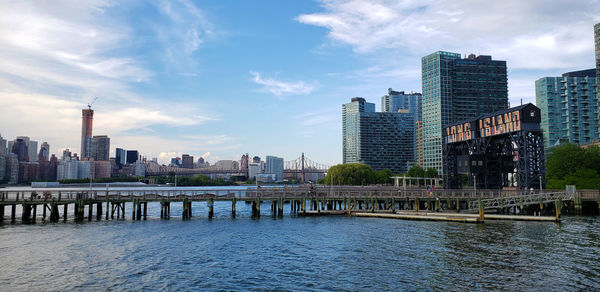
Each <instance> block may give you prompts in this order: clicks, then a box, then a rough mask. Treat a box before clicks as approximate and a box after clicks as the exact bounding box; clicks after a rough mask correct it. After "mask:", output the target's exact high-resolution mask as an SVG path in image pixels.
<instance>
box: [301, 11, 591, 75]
mask: <svg viewBox="0 0 600 292" xmlns="http://www.w3.org/2000/svg"><path fill="white" fill-rule="evenodd" d="M598 4H600V3H599V2H598V1H579V2H572V1H568V0H559V1H552V2H551V3H549V2H547V1H543V0H532V1H518V0H509V1H487V2H486V5H480V3H478V2H476V1H472V0H459V1H443V0H422V1H421V0H419V1H384V0H350V1H342V0H328V1H321V5H322V7H323V8H324V10H325V12H320V13H311V14H302V15H300V16H298V17H297V18H296V19H297V21H299V22H301V23H305V24H310V25H316V26H321V27H325V28H327V29H328V30H329V33H328V37H329V38H330V39H331V40H333V41H335V42H338V43H342V44H348V45H351V46H352V47H353V48H354V50H355V51H356V52H358V53H369V52H373V51H377V50H381V49H402V50H405V51H406V52H409V53H417V54H420V55H422V54H423V53H431V52H434V51H437V50H458V51H461V52H463V51H464V52H471V51H472V52H475V53H478V52H479V51H481V52H482V53H484V52H485V53H493V54H498V55H503V56H506V57H513V58H515V60H516V61H517V62H514V63H515V64H513V66H516V67H518V68H520V67H525V68H532V67H533V68H549V67H552V66H564V65H565V64H573V61H572V59H573V57H576V58H577V59H578V60H577V62H581V63H583V64H585V62H589V60H586V61H585V62H584V61H583V60H581V59H583V58H585V57H589V56H591V53H590V49H592V48H593V42H592V41H591V39H590V36H592V34H593V29H592V27H593V24H594V23H596V22H598V21H600V17H599V16H598V15H599V14H600V5H598ZM565 7H567V10H565ZM566 24H568V25H566ZM592 54H593V53H592ZM550 56H553V57H554V58H548V57H550Z"/></svg>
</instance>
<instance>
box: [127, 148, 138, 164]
mask: <svg viewBox="0 0 600 292" xmlns="http://www.w3.org/2000/svg"><path fill="white" fill-rule="evenodd" d="M139 158H140V154H139V152H138V151H137V150H127V164H131V163H136V162H137V161H138V159H139Z"/></svg>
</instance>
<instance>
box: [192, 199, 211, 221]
mask: <svg viewBox="0 0 600 292" xmlns="http://www.w3.org/2000/svg"><path fill="white" fill-rule="evenodd" d="M206 204H207V205H208V218H209V219H212V217H213V216H214V215H215V209H214V208H215V201H214V200H213V199H208V202H206ZM191 209H192V206H191V204H190V210H191ZM190 217H192V214H191V213H190Z"/></svg>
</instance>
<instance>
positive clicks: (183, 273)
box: [0, 202, 600, 291]
mask: <svg viewBox="0 0 600 292" xmlns="http://www.w3.org/2000/svg"><path fill="white" fill-rule="evenodd" d="M148 207H149V210H148V212H149V215H150V217H149V218H148V220H146V221H131V220H130V219H129V216H130V215H131V213H129V212H130V211H131V206H130V205H128V206H127V211H128V212H127V213H126V214H127V217H128V219H127V220H124V221H123V220H112V221H111V220H109V221H105V220H102V221H92V222H87V221H85V222H84V223H75V222H72V221H71V220H68V221H67V222H66V223H64V222H60V223H38V224H35V225H24V224H15V225H11V224H5V225H3V226H0V290H1V291H15V290H42V289H43V290H81V291H97V290H117V291H123V290H135V291H139V290H167V291H171V290H200V289H202V290H244V291H245V290H299V291H306V290H309V291H310V290H321V291H332V290H334V291H339V290H351V291H356V290H361V291H379V290H461V291H464V290H512V291H514V290H519V291H521V290H536V291H545V290H550V291H556V290H599V289H600V284H599V283H600V263H599V262H598V259H600V218H599V217H564V218H563V221H562V223H561V224H556V223H547V222H511V221H504V222H500V221H496V222H494V221H487V222H486V223H485V224H480V225H476V224H460V223H450V222H423V221H402V220H389V219H379V218H355V217H353V218H349V217H346V216H340V217H335V216H331V217H295V216H293V215H291V214H289V206H286V215H285V216H284V217H283V218H279V217H271V216H270V215H269V212H270V210H269V207H270V205H268V204H263V205H262V208H261V210H262V216H261V218H260V219H258V220H256V219H252V218H251V214H250V213H251V211H250V205H246V204H244V203H243V202H238V205H237V209H238V216H237V218H236V219H232V218H231V213H230V212H231V205H230V203H228V202H227V203H226V202H216V203H215V216H216V217H215V218H213V219H212V220H209V219H208V218H207V212H208V211H207V207H206V203H205V202H202V203H201V202H198V203H194V204H193V211H194V213H193V215H194V218H193V219H192V220H189V221H182V220H181V219H180V218H177V217H181V215H180V214H181V204H178V203H173V205H172V209H171V214H172V218H171V219H170V220H160V219H158V217H159V216H160V209H159V205H158V204H157V203H153V204H149V206H148ZM7 210H8V209H7ZM38 212H39V213H41V212H40V211H38ZM39 213H38V214H39ZM86 214H87V213H86ZM39 219H40V218H38V220H39ZM38 222H39V221H38Z"/></svg>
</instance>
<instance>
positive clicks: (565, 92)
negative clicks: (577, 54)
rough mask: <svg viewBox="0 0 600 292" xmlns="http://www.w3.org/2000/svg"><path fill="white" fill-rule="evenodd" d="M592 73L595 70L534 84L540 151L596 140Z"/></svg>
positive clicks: (594, 75)
mask: <svg viewBox="0 0 600 292" xmlns="http://www.w3.org/2000/svg"><path fill="white" fill-rule="evenodd" d="M596 73H597V72H596V69H589V70H582V71H575V72H569V73H565V74H563V75H562V76H561V77H544V78H540V79H538V80H536V81H535V98H536V105H537V106H538V107H539V108H540V110H541V119H542V121H541V127H542V131H543V133H544V148H546V149H548V148H550V147H552V146H556V145H559V144H561V143H575V144H579V145H583V144H588V143H591V142H593V141H595V140H598V98H597V96H596V93H597V85H596Z"/></svg>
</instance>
